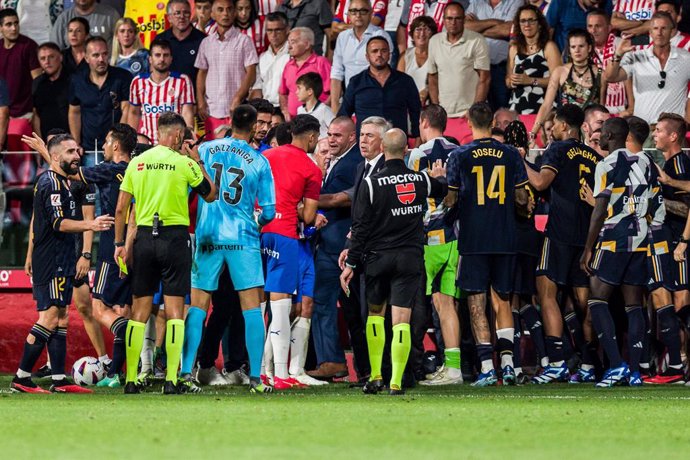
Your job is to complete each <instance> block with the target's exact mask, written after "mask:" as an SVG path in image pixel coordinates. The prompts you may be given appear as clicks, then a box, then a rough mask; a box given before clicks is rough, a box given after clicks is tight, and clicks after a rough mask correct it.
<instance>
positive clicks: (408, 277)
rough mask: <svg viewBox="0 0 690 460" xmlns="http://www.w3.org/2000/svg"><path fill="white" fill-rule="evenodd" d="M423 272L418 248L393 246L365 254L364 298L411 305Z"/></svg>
mask: <svg viewBox="0 0 690 460" xmlns="http://www.w3.org/2000/svg"><path fill="white" fill-rule="evenodd" d="M423 274H424V251H423V249H422V248H396V249H389V250H385V251H376V252H370V253H368V254H367V257H366V262H365V268H364V275H365V284H366V296H367V302H368V303H369V304H371V305H382V304H384V303H385V302H386V301H388V303H389V304H390V305H395V306H396V307H404V308H412V307H413V306H414V305H415V303H416V301H417V295H418V291H419V289H421V285H420V282H419V280H420V278H421V277H422V275H423Z"/></svg>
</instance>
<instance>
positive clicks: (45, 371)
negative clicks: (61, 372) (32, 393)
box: [32, 364, 53, 379]
mask: <svg viewBox="0 0 690 460" xmlns="http://www.w3.org/2000/svg"><path fill="white" fill-rule="evenodd" d="M51 375H53V370H52V369H51V368H50V366H49V365H47V364H46V365H44V366H43V367H41V368H39V369H38V370H37V371H36V372H34V373H33V375H32V377H33V378H35V379H44V378H46V377H50V376H51Z"/></svg>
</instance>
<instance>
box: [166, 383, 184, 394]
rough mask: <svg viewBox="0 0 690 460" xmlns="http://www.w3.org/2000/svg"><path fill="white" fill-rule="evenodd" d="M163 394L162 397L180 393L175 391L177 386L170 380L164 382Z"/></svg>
mask: <svg viewBox="0 0 690 460" xmlns="http://www.w3.org/2000/svg"><path fill="white" fill-rule="evenodd" d="M163 394H164V395H177V394H180V392H179V391H178V390H177V385H175V384H174V383H173V382H172V380H166V381H165V384H164V385H163Z"/></svg>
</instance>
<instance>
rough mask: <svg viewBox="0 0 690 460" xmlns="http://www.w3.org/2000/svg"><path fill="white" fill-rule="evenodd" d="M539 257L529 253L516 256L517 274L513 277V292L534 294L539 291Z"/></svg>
mask: <svg viewBox="0 0 690 460" xmlns="http://www.w3.org/2000/svg"><path fill="white" fill-rule="evenodd" d="M536 268H537V258H536V257H533V256H530V255H527V254H517V255H516V256H515V275H514V277H513V292H514V293H515V294H523V295H530V296H531V295H534V294H536V293H537V284H536V276H535V274H534V273H535V271H536Z"/></svg>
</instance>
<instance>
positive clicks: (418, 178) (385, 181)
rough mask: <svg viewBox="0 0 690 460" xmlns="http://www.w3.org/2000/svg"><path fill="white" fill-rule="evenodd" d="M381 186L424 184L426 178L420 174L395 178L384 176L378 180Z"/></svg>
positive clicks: (395, 176)
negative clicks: (408, 183)
mask: <svg viewBox="0 0 690 460" xmlns="http://www.w3.org/2000/svg"><path fill="white" fill-rule="evenodd" d="M376 181H377V182H378V184H379V185H395V184H403V183H406V182H423V181H424V176H423V175H421V174H418V173H410V174H396V175H393V176H383V177H379V178H378V179H376Z"/></svg>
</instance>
